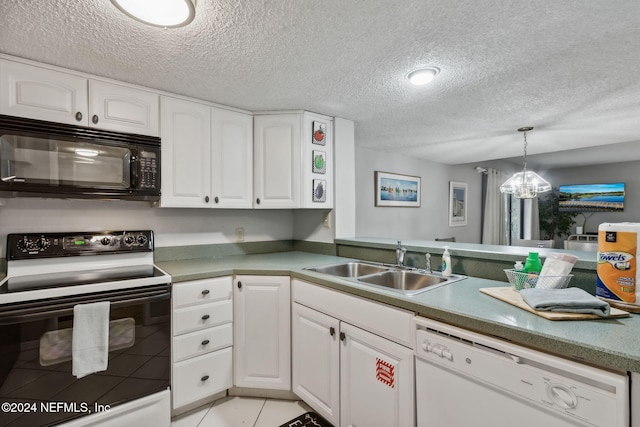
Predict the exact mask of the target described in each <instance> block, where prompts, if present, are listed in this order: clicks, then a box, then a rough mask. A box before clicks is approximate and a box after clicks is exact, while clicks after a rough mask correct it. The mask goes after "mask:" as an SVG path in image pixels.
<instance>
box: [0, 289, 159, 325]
mask: <svg viewBox="0 0 640 427" xmlns="http://www.w3.org/2000/svg"><path fill="white" fill-rule="evenodd" d="M170 298H171V291H170V290H158V291H146V292H145V293H144V294H141V293H135V292H134V293H131V294H125V295H118V296H113V295H112V296H109V295H100V296H95V297H91V298H89V297H88V298H87V299H86V300H85V301H81V302H78V301H72V302H69V301H64V300H61V301H59V302H54V303H51V302H50V301H45V302H43V304H42V305H40V306H33V304H30V305H31V306H30V307H19V306H17V307H15V308H12V309H8V310H2V311H1V312H0V325H11V324H16V323H24V322H30V321H34V320H42V319H50V318H52V317H59V316H68V315H73V307H74V306H76V305H77V304H90V303H94V302H103V301H109V302H110V303H111V308H119V307H124V306H127V305H136V304H149V303H153V302H158V301H162V300H167V299H170Z"/></svg>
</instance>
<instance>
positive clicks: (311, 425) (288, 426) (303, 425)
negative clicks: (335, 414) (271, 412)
mask: <svg viewBox="0 0 640 427" xmlns="http://www.w3.org/2000/svg"><path fill="white" fill-rule="evenodd" d="M307 426H308V427H333V426H332V425H331V424H329V422H327V420H325V419H324V418H322V417H321V416H320V415H318V414H316V413H315V412H307V413H305V414H302V415H300V416H299V417H296V418H294V419H292V420H291V421H288V422H286V423H284V424H282V425H281V426H280V427H307Z"/></svg>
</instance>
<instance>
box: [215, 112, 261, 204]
mask: <svg viewBox="0 0 640 427" xmlns="http://www.w3.org/2000/svg"><path fill="white" fill-rule="evenodd" d="M211 123H212V129H211V137H212V139H211V197H212V200H211V207H213V208H251V207H252V206H253V117H252V116H251V115H249V114H244V113H239V112H235V111H229V110H225V109H222V108H216V107H213V108H212V109H211Z"/></svg>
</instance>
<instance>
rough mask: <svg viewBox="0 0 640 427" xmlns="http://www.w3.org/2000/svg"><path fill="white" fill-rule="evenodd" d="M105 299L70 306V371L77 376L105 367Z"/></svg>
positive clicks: (106, 340)
mask: <svg viewBox="0 0 640 427" xmlns="http://www.w3.org/2000/svg"><path fill="white" fill-rule="evenodd" d="M109 309H110V303H109V301H105V302H95V303H90V304H78V305H76V306H74V307H73V335H72V340H71V357H72V373H73V375H75V376H76V377H78V378H82V377H85V376H87V375H89V374H93V373H94V372H101V371H104V370H106V369H107V364H108V362H109Z"/></svg>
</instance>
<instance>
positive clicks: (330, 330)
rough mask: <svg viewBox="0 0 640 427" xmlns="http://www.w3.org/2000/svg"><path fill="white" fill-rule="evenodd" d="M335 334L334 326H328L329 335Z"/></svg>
mask: <svg viewBox="0 0 640 427" xmlns="http://www.w3.org/2000/svg"><path fill="white" fill-rule="evenodd" d="M335 334H336V328H334V327H333V326H332V327H330V328H329V335H331V336H334V335H335Z"/></svg>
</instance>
